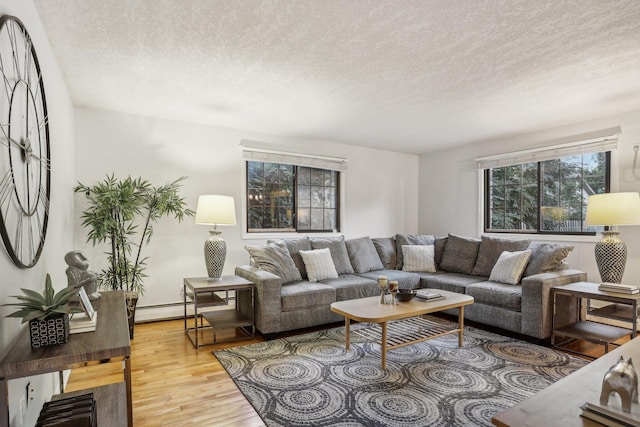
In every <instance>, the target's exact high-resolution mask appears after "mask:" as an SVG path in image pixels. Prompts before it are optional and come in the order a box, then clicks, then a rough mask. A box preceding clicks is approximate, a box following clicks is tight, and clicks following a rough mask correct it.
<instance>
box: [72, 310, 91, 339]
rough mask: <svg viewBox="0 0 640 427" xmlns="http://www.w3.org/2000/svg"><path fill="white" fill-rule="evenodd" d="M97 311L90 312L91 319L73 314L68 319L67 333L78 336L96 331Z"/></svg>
mask: <svg viewBox="0 0 640 427" xmlns="http://www.w3.org/2000/svg"><path fill="white" fill-rule="evenodd" d="M97 317H98V316H97V311H94V312H92V315H91V317H89V316H88V315H87V314H86V313H73V315H72V316H71V319H69V333H70V334H79V333H81V332H91V331H95V330H96V318H97Z"/></svg>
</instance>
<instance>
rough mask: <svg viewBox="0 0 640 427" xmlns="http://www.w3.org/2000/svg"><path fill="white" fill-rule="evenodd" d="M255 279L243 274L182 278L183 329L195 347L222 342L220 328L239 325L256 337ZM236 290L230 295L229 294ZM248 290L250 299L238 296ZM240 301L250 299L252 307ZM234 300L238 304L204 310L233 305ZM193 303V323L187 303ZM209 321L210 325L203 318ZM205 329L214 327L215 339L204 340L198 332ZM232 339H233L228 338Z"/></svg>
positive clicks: (248, 334) (246, 333)
mask: <svg viewBox="0 0 640 427" xmlns="http://www.w3.org/2000/svg"><path fill="white" fill-rule="evenodd" d="M254 290H255V286H254V284H253V282H250V281H248V280H246V279H243V278H242V277H239V276H235V275H231V276H222V277H221V278H220V279H218V280H210V279H209V278H208V277H190V278H185V279H184V280H183V296H184V300H183V303H184V331H185V333H186V334H187V336H188V337H189V339H190V340H191V342H192V343H193V345H194V346H195V347H196V348H200V347H202V346H205V345H212V344H216V343H218V342H221V341H219V340H218V339H217V332H218V331H219V330H220V329H231V328H237V329H239V330H240V331H242V332H243V333H244V336H243V337H240V338H237V339H244V338H253V336H254V335H255V323H254V319H255V313H254ZM231 292H232V293H233V295H231V294H230V293H231ZM242 292H246V293H248V294H249V298H243V299H241V298H239V296H238V294H239V293H242ZM241 301H249V307H244V306H242V305H241ZM232 302H235V307H233V308H227V309H222V310H216V311H202V310H201V309H203V308H207V307H215V306H225V305H227V306H228V305H230V303H232ZM189 304H193V326H190V325H189V322H188V320H189V318H190V317H191V316H189V315H188V314H187V306H188V305H189ZM202 319H205V320H206V321H207V325H205V324H204V322H203V320H202ZM203 329H212V331H213V340H212V341H210V342H205V343H203V342H201V340H200V338H199V335H200V333H199V332H200V331H202V330H203ZM226 341H233V340H226Z"/></svg>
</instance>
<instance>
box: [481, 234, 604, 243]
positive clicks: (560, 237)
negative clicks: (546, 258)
mask: <svg viewBox="0 0 640 427" xmlns="http://www.w3.org/2000/svg"><path fill="white" fill-rule="evenodd" d="M482 234H483V235H485V236H491V237H495V238H498V239H499V238H504V239H529V240H535V241H539V242H573V243H596V242H599V241H600V240H601V239H602V238H601V237H600V235H599V233H598V234H596V235H595V236H577V235H568V234H526V233H482Z"/></svg>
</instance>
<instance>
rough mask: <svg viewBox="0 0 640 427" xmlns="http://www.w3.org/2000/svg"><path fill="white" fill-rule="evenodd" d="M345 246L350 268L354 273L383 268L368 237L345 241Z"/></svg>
mask: <svg viewBox="0 0 640 427" xmlns="http://www.w3.org/2000/svg"><path fill="white" fill-rule="evenodd" d="M345 245H346V246H347V253H348V254H349V260H350V261H351V266H352V267H353V270H354V271H355V272H356V273H367V272H369V271H374V270H382V269H383V268H384V266H383V265H382V261H380V257H379V256H378V251H376V247H375V246H374V245H373V242H372V241H371V238H370V237H360V238H359V239H351V240H347V241H346V242H345Z"/></svg>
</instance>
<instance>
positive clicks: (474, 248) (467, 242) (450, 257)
mask: <svg viewBox="0 0 640 427" xmlns="http://www.w3.org/2000/svg"><path fill="white" fill-rule="evenodd" d="M479 249H480V240H479V239H472V238H469V237H462V236H458V235H455V234H449V237H448V238H447V243H446V245H445V246H444V253H443V254H442V260H441V261H440V269H442V270H445V271H449V272H451V273H461V274H471V271H473V267H475V265H476V259H477V258H478V250H479Z"/></svg>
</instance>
